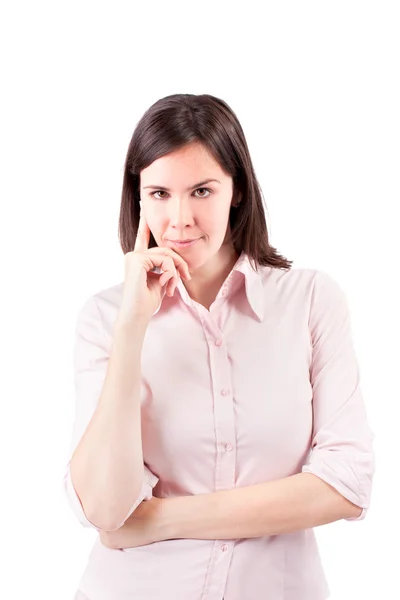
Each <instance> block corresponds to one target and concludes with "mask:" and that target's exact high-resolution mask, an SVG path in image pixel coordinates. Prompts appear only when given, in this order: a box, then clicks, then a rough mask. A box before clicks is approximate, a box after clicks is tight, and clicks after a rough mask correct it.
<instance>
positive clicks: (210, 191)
mask: <svg viewBox="0 0 400 600" xmlns="http://www.w3.org/2000/svg"><path fill="white" fill-rule="evenodd" d="M198 190H205V191H206V192H208V195H207V196H197V198H208V196H209V195H210V194H212V193H213V192H212V190H210V188H203V187H201V188H197V190H194V192H197V191H198ZM194 192H193V193H194ZM160 193H162V194H167V192H165V191H164V190H156V191H155V192H151V193H150V196H153V197H154V198H155V199H156V200H165V196H164V197H162V198H157V197H156V196H155V194H160Z"/></svg>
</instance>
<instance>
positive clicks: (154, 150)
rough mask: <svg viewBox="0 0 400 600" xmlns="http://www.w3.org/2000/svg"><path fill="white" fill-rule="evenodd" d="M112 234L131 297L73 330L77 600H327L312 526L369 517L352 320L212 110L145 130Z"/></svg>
mask: <svg viewBox="0 0 400 600" xmlns="http://www.w3.org/2000/svg"><path fill="white" fill-rule="evenodd" d="M119 234H120V236H119V237H120V243H121V246H122V250H123V253H124V260H125V277H124V281H123V282H122V283H119V284H117V285H115V286H112V287H110V288H107V289H104V290H101V291H99V292H97V293H96V294H94V295H93V296H91V297H90V298H88V299H87V300H86V302H85V303H84V305H83V306H82V308H81V310H80V312H79V315H78V319H77V326H76V345H75V351H74V352H75V353H74V361H75V363H74V364H75V385H76V412H75V423H74V430H73V436H72V442H71V452H70V456H71V460H70V461H69V463H68V466H67V470H66V474H65V478H64V485H65V492H66V495H67V498H68V501H69V503H70V505H71V507H72V509H73V511H74V513H75V515H76V517H77V518H78V519H79V521H80V522H81V523H82V525H83V526H87V527H91V528H94V529H96V530H97V531H98V534H99V535H98V537H97V539H96V542H95V544H94V546H93V549H92V551H91V553H90V556H89V559H88V563H87V566H86V569H85V571H84V573H83V575H82V577H81V580H80V582H79V590H78V591H77V594H76V599H78V598H80V599H84V598H88V599H89V600H133V599H135V600H159V599H160V598H164V599H171V600H172V599H173V600H222V599H223V598H224V599H225V600H253V599H255V598H257V600H261V599H263V600H306V599H307V600H325V599H326V598H328V596H329V588H328V584H327V581H326V578H325V575H324V571H323V568H322V565H321V561H320V555H319V551H318V546H317V542H316V538H315V535H314V531H313V527H316V526H319V525H323V524H325V523H330V522H332V521H335V520H339V519H345V520H349V521H350V520H362V519H364V518H365V515H366V511H367V510H368V508H369V504H370V496H371V488H372V476H373V473H374V468H375V463H374V451H373V447H372V441H373V437H374V434H373V433H372V431H371V429H370V427H369V424H368V420H367V415H366V410H365V406H364V402H363V398H362V395H361V391H360V385H359V383H360V382H359V370H358V364H357V358H356V355H355V352H354V347H353V341H352V334H351V323H350V314H349V309H348V304H347V300H346V296H345V294H344V292H343V290H342V289H341V287H340V286H339V284H338V283H337V282H336V281H335V280H334V279H333V278H332V277H331V276H329V275H328V274H327V273H325V272H324V271H321V270H317V269H313V268H292V267H291V262H292V261H289V260H287V259H286V258H284V257H283V256H281V255H280V254H278V252H277V250H276V249H275V248H274V247H272V246H271V244H270V243H269V236H268V231H267V225H266V220H265V211H264V206H263V201H262V194H261V190H260V186H259V184H258V182H257V179H256V175H255V173H254V169H253V166H252V161H251V158H250V155H249V150H248V147H247V144H246V140H245V136H244V133H243V130H242V128H241V126H240V124H239V122H238V119H237V118H236V116H235V114H234V113H233V111H232V110H231V109H230V108H229V106H228V105H227V104H226V103H225V102H224V101H222V100H221V99H218V98H215V97H213V96H210V95H206V94H205V95H199V96H196V95H191V94H176V95H173V96H168V97H166V98H163V99H161V100H159V101H158V102H156V103H155V104H154V105H153V106H151V107H150V108H149V110H148V111H147V112H146V113H145V114H144V115H143V117H142V119H141V120H140V121H139V123H138V125H137V127H136V129H135V131H134V133H133V136H132V139H131V142H130V144H129V148H128V153H127V157H126V163H125V172H124V178H123V188H122V202H121V210H120V220H119Z"/></svg>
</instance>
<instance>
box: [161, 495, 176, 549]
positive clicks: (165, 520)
mask: <svg viewBox="0 0 400 600" xmlns="http://www.w3.org/2000/svg"><path fill="white" fill-rule="evenodd" d="M175 500H176V498H161V500H160V503H159V511H158V523H157V524H158V531H159V537H160V539H161V540H173V539H176V538H177V537H179V533H178V527H177V525H178V519H177V517H176V511H175Z"/></svg>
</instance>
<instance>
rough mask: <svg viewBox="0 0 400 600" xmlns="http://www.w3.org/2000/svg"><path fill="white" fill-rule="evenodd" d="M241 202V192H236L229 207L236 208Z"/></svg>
mask: <svg viewBox="0 0 400 600" xmlns="http://www.w3.org/2000/svg"><path fill="white" fill-rule="evenodd" d="M241 200H242V192H236V193H235V194H234V195H233V198H232V204H231V206H233V207H234V208H236V207H237V206H238V205H239V204H240V202H241Z"/></svg>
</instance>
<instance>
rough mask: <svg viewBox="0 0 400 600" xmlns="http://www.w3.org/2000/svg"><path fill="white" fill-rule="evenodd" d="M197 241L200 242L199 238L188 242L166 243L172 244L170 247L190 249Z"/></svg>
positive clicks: (171, 241) (170, 241)
mask: <svg viewBox="0 0 400 600" xmlns="http://www.w3.org/2000/svg"><path fill="white" fill-rule="evenodd" d="M199 240H201V238H197V239H195V240H192V241H190V242H178V241H176V242H174V241H173V240H169V241H168V243H169V244H172V246H175V248H190V247H191V246H194V244H195V243H196V242H198V241H199Z"/></svg>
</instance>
